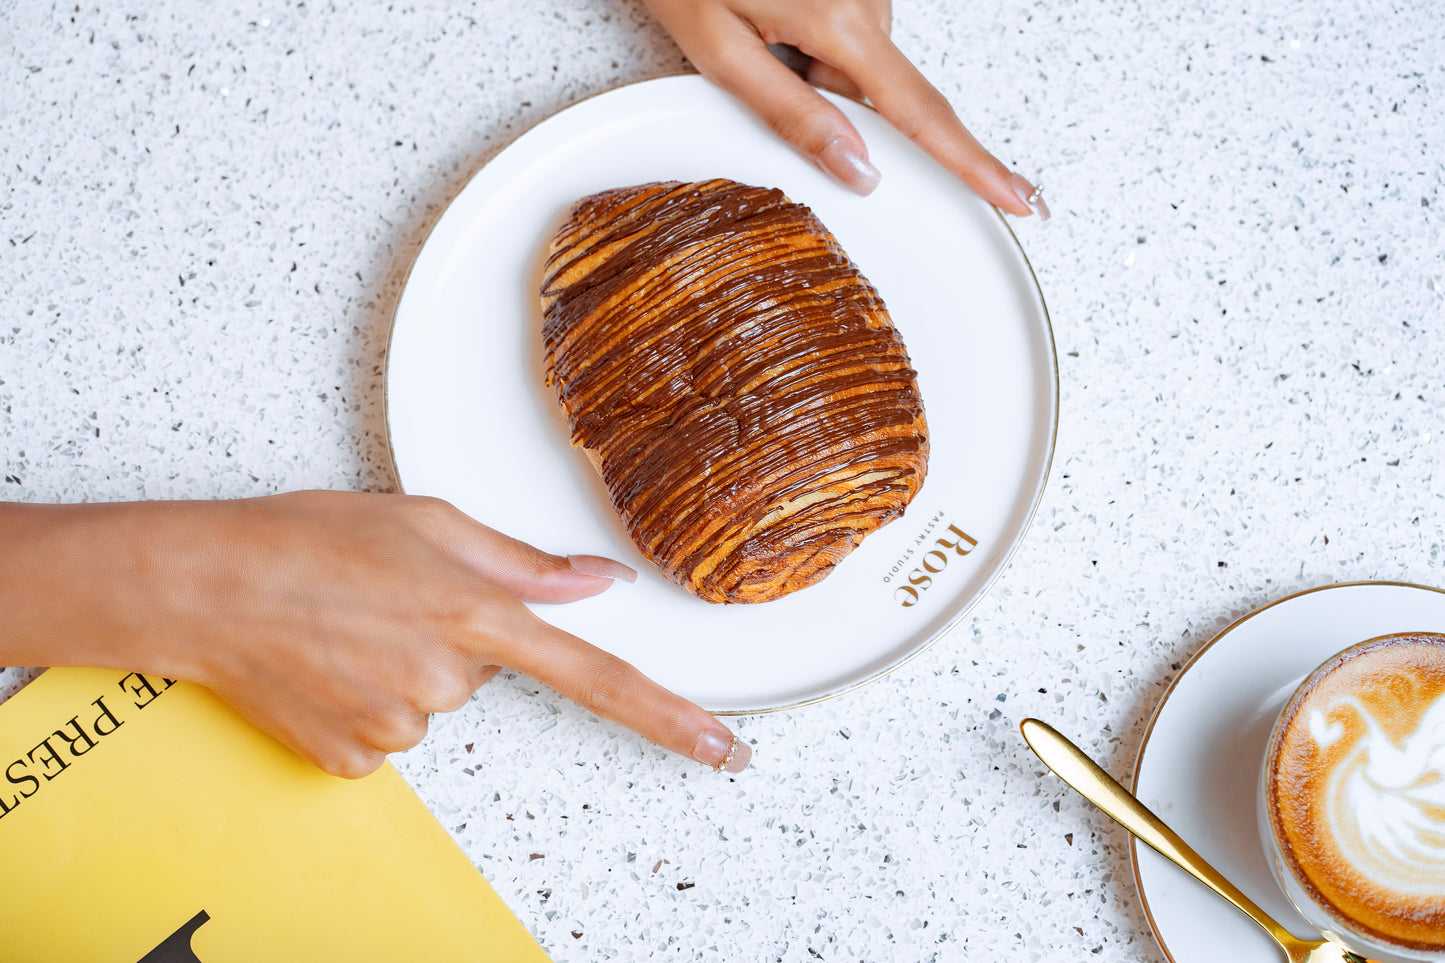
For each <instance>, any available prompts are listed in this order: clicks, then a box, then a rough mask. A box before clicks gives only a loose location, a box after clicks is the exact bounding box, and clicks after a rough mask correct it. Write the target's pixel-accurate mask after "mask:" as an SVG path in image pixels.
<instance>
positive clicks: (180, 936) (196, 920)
mask: <svg viewBox="0 0 1445 963" xmlns="http://www.w3.org/2000/svg"><path fill="white" fill-rule="evenodd" d="M210 918H211V914H209V913H207V912H206V911H205V910H201V911H200V912H199V913H197V914H196V915H195V916H192V917H191V918H190V921H189V922H187V923H186V925H185V926H182V927H181V928H180V929H178V930H176V931H175V932H174V933H172V934H171V935H170V936H167V937H166V939H165V942H164V943H162V944H161V945H159V946H157V947H156V948H155V949H153V950H151V951H150V952H149V953H147V954H146V955H145V956H142V957H141V958H140V963H201V958H200V957H199V956H197V955H196V954H195V951H194V950H192V949H191V936H192V935H194V934H195V932H196V930H198V929H200V928H201V924H202V923H204V922H206V920H208V919H210Z"/></svg>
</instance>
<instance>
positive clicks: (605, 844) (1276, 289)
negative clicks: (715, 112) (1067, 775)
mask: <svg viewBox="0 0 1445 963" xmlns="http://www.w3.org/2000/svg"><path fill="white" fill-rule="evenodd" d="M894 6H895V21H896V28H895V32H896V36H897V39H898V42H899V43H900V45H901V46H902V47H903V48H904V49H905V50H906V51H907V52H908V53H910V54H911V55H913V56H914V57H915V58H916V60H917V62H918V63H919V65H920V66H921V68H922V69H923V70H924V72H925V73H926V74H927V75H928V76H929V77H931V78H932V79H933V80H934V81H935V82H936V83H937V84H938V85H939V86H940V87H941V88H942V89H943V90H944V91H945V92H946V93H947V94H949V95H950V97H952V98H953V100H954V102H955V103H956V104H957V105H958V106H959V107H960V109H961V111H962V113H963V114H964V116H965V117H966V119H967V120H968V121H969V122H970V123H971V125H972V126H973V128H974V129H975V131H976V132H977V133H979V135H980V136H981V138H982V139H983V140H984V141H985V142H986V143H988V144H989V145H990V146H991V147H992V148H993V149H994V150H995V152H996V153H997V154H998V155H999V156H1000V157H1001V158H1002V159H1003V160H1004V161H1005V162H1006V163H1009V164H1011V165H1014V166H1016V167H1018V168H1019V169H1020V170H1022V171H1023V172H1024V173H1026V174H1030V175H1032V174H1037V176H1038V177H1039V179H1041V180H1042V182H1043V183H1045V184H1046V185H1047V188H1048V195H1049V197H1050V199H1051V203H1052V205H1053V209H1054V211H1055V214H1056V217H1055V219H1054V221H1053V222H1052V223H1049V224H1046V225H1041V224H1037V223H1028V222H1025V223H1021V224H1019V225H1017V230H1018V232H1019V235H1020V238H1021V241H1022V243H1023V245H1024V247H1025V249H1026V250H1027V252H1028V254H1029V256H1030V259H1031V260H1032V262H1033V265H1034V267H1035V269H1036V271H1037V273H1038V275H1039V278H1040V282H1041V285H1042V287H1043V291H1044V294H1045V297H1046V298H1047V300H1048V303H1049V307H1050V310H1051V313H1052V316H1053V321H1054V328H1055V336H1056V339H1057V344H1058V349H1059V360H1060V372H1059V373H1060V386H1061V397H1062V410H1061V414H1060V425H1059V441H1058V448H1057V453H1056V458H1055V462H1054V469H1053V475H1052V477H1051V481H1050V485H1049V488H1048V491H1047V492H1046V494H1045V496H1044V500H1043V504H1042V506H1041V508H1040V511H1039V514H1038V517H1037V518H1036V520H1035V523H1034V526H1033V529H1032V531H1031V533H1030V536H1029V538H1028V539H1027V540H1026V542H1025V544H1024V546H1023V548H1022V550H1021V551H1020V552H1019V554H1018V556H1017V557H1016V558H1015V560H1014V562H1013V564H1012V566H1011V567H1010V568H1009V569H1008V571H1006V572H1005V574H1004V576H1003V578H1002V579H1001V580H1000V581H999V583H998V584H997V585H996V586H995V588H994V590H993V591H992V592H991V593H990V595H989V596H988V597H987V598H986V599H985V600H984V601H983V602H982V603H981V604H980V605H979V606H978V608H977V609H976V610H975V611H974V612H973V613H972V614H971V616H970V617H969V618H967V619H966V620H965V621H964V622H963V624H962V625H961V626H960V627H959V628H958V629H957V630H956V631H955V632H954V633H953V635H952V636H950V637H949V638H946V639H945V640H943V641H941V642H940V643H938V644H937V645H935V646H934V647H933V648H932V649H930V650H929V651H928V652H926V653H925V654H924V655H923V656H922V657H920V658H918V659H916V660H915V661H913V662H912V663H910V664H908V665H907V666H905V667H904V668H903V669H902V670H900V671H899V672H897V673H896V674H894V675H893V676H891V677H889V678H887V679H885V680H883V681H881V682H878V683H875V684H873V685H871V686H868V687H866V688H864V689H863V690H861V691H859V692H857V693H854V694H852V695H849V696H846V697H844V698H840V699H837V700H834V701H831V702H827V703H824V704H822V705H818V706H814V707H810V708H807V709H804V710H799V711H795V712H790V713H786V714H779V715H770V716H759V717H751V718H744V719H741V720H739V721H738V727H739V729H740V730H741V732H742V733H743V734H744V735H745V736H746V737H747V738H748V739H749V740H750V741H751V742H753V743H754V747H755V752H756V755H755V762H754V765H753V767H752V769H750V770H749V771H748V772H746V773H744V774H742V775H741V776H739V777H737V778H735V779H728V778H717V777H713V776H712V775H711V774H709V773H706V772H700V771H698V769H697V767H696V766H694V765H692V764H690V763H688V762H686V761H685V760H680V759H677V758H674V757H672V756H671V755H668V754H667V753H665V752H663V751H662V750H659V749H655V748H653V747H652V746H650V745H647V744H643V743H642V742H640V740H639V739H637V738H635V737H633V736H632V735H631V734H630V733H629V732H626V731H624V730H622V729H620V728H618V727H616V726H613V725H611V724H607V723H602V722H599V721H597V720H595V719H594V718H591V717H590V716H588V715H587V714H586V713H585V712H583V711H582V710H580V709H578V708H576V707H575V706H573V705H571V704H568V703H564V702H562V701H560V700H559V699H558V698H557V697H555V696H554V695H553V694H552V693H550V692H548V691H540V692H539V690H538V687H537V686H535V685H533V684H532V683H531V682H530V681H529V680H527V679H525V678H522V677H517V676H510V677H508V676H504V677H502V678H500V679H498V680H497V681H496V682H494V683H492V684H490V685H488V686H486V687H485V688H484V689H483V690H482V691H481V692H480V693H479V694H478V695H477V696H476V697H475V698H474V699H473V700H472V702H471V704H470V705H469V706H467V707H466V708H465V709H463V710H462V711H460V712H457V713H455V714H453V715H451V716H448V717H445V718H439V719H438V720H437V723H436V725H435V727H434V729H433V732H432V734H431V735H430V736H429V737H428V739H427V740H426V741H425V742H424V743H423V744H422V745H421V746H419V747H418V748H416V749H415V750H413V751H411V752H408V753H406V754H404V755H401V756H399V757H397V758H396V762H397V764H398V766H399V768H400V769H401V770H402V772H403V773H404V774H405V775H406V777H407V779H408V780H409V781H410V782H411V783H412V785H413V786H415V787H416V789H417V791H418V792H419V793H420V794H421V796H422V797H423V798H424V799H425V800H426V802H427V803H428V805H429V806H430V807H431V809H432V810H433V812H435V813H436V814H437V816H438V817H439V818H440V819H441V820H442V822H443V823H444V824H445V825H446V826H447V827H448V828H449V829H450V830H452V831H453V833H454V835H455V837H456V838H457V840H458V841H459V842H460V844H461V845H462V846H463V847H464V848H465V849H466V851H467V853H468V854H469V855H470V856H471V858H472V859H473V861H474V862H475V863H476V864H477V865H478V866H479V867H480V868H481V869H482V870H483V871H484V872H485V874H486V875H487V877H488V879H490V880H491V882H492V884H493V885H494V886H495V887H496V888H497V890H498V891H499V892H500V893H501V894H502V896H503V897H504V898H505V899H506V900H507V902H508V903H509V904H510V905H511V906H512V907H513V909H514V910H515V911H516V912H517V914H518V915H519V916H520V917H521V918H522V920H523V921H524V922H525V923H526V925H527V926H528V927H529V928H530V929H531V931H532V932H533V933H534V934H535V935H536V936H537V937H538V939H539V940H540V942H541V943H542V945H543V946H544V947H545V948H546V949H547V950H548V951H549V952H550V953H551V954H552V955H553V956H554V957H555V958H557V959H558V960H559V961H560V960H605V959H621V960H637V959H648V958H666V959H684V960H691V959H699V960H701V959H749V960H782V961H788V963H791V961H803V960H812V959H817V958H822V959H829V960H851V959H859V960H934V959H937V960H954V959H964V958H972V959H980V960H982V959H1029V960H1054V959H1098V960H1101V961H1105V960H1107V961H1125V960H1128V961H1134V960H1160V959H1162V958H1163V957H1162V954H1161V953H1160V951H1159V949H1158V947H1157V945H1156V944H1155V942H1154V939H1153V937H1152V935H1151V933H1150V931H1149V929H1148V925H1147V922H1146V920H1145V918H1144V916H1143V913H1142V912H1141V910H1140V909H1139V906H1138V902H1137V898H1136V894H1135V891H1134V884H1133V881H1132V879H1131V877H1130V869H1129V860H1128V847H1127V839H1126V837H1125V835H1124V834H1123V832H1122V831H1121V830H1118V829H1116V828H1114V827H1113V825H1112V824H1110V823H1108V822H1107V820H1106V819H1105V818H1104V817H1102V816H1101V815H1099V814H1097V813H1095V812H1094V811H1093V810H1092V809H1091V808H1090V807H1089V806H1088V804H1086V803H1084V802H1083V801H1082V800H1080V799H1078V798H1077V797H1075V796H1074V795H1073V794H1072V793H1071V792H1070V791H1069V790H1067V789H1066V788H1064V787H1063V786H1062V784H1061V783H1059V782H1058V781H1057V780H1055V779H1053V778H1052V777H1051V776H1046V775H1045V774H1044V773H1043V770H1042V767H1041V766H1040V765H1039V764H1038V763H1036V762H1035V761H1034V760H1033V757H1032V756H1031V755H1030V754H1029V753H1028V751H1027V749H1026V748H1025V747H1024V746H1023V744H1022V742H1021V741H1020V739H1019V738H1018V736H1017V729H1016V723H1017V721H1018V720H1019V719H1020V718H1022V717H1023V716H1026V715H1039V716H1042V717H1044V718H1045V719H1048V720H1050V721H1052V722H1054V723H1055V724H1056V725H1058V726H1059V727H1060V728H1061V729H1063V730H1065V731H1066V732H1070V733H1072V734H1075V735H1078V736H1079V737H1081V740H1082V742H1083V744H1084V746H1085V748H1086V749H1088V750H1089V751H1090V752H1091V753H1092V754H1093V755H1094V756H1095V757H1096V758H1099V759H1100V760H1102V761H1103V762H1105V763H1106V764H1107V765H1108V766H1109V767H1110V768H1111V769H1112V770H1113V771H1114V772H1116V773H1118V774H1119V775H1121V776H1127V775H1128V772H1129V769H1130V766H1131V765H1132V763H1133V759H1134V755H1135V752H1136V751H1137V748H1138V744H1139V740H1140V738H1141V735H1142V732H1143V728H1144V725H1145V723H1146V722H1147V720H1148V718H1149V714H1150V712H1151V711H1152V710H1153V707H1154V705H1155V703H1156V702H1157V700H1158V698H1159V696H1160V694H1161V692H1162V691H1163V689H1164V687H1165V686H1166V685H1167V683H1168V681H1169V680H1170V678H1171V677H1172V676H1173V675H1174V673H1175V672H1177V670H1178V668H1179V666H1180V665H1181V664H1182V662H1183V661H1184V660H1185V659H1187V658H1188V657H1189V656H1190V655H1191V654H1192V653H1193V652H1195V651H1196V650H1197V649H1198V648H1199V647H1200V646H1201V645H1203V644H1204V643H1205V642H1207V641H1208V639H1209V638H1210V637H1211V636H1212V635H1213V634H1214V633H1215V632H1216V631H1218V630H1219V629H1220V628H1222V627H1223V626H1225V625H1227V624H1228V623H1229V622H1230V621H1232V620H1233V619H1234V618H1236V617H1237V616H1239V615H1241V614H1243V613H1244V612H1246V611H1248V610H1249V609H1251V608H1253V607H1255V606H1257V605H1259V604H1261V603H1264V602H1267V601H1269V600H1271V599H1274V598H1277V597H1279V596H1281V595H1284V594H1288V593H1290V592H1293V591H1296V590H1299V589H1303V588H1308V587H1312V586H1315V585H1319V584H1323V583H1328V582H1333V581H1342V580H1354V579H1398V580H1404V581H1410V582H1417V583H1423V584H1430V585H1441V584H1445V473H1442V468H1445V444H1442V439H1445V425H1442V414H1445V326H1442V321H1445V253H1442V252H1445V196H1442V192H1441V190H1440V184H1441V179H1442V175H1445V160H1442V157H1445V102H1442V95H1445V39H1442V38H1445V8H1442V7H1440V6H1439V5H1437V4H1429V3H1416V4H1395V5H1386V6H1385V7H1383V8H1382V7H1381V5H1378V4H1372V5H1366V4H1363V3H1357V2H1352V0H1321V2H1320V3H1316V4H1288V5H1279V4H1262V3H1260V4H1253V5H1241V4H1227V3H1220V2H1217V0H1210V2H1207V3H1205V4H1203V5H1189V6H1190V7H1191V9H1189V10H1188V11H1186V12H1174V11H1175V7H1176V6H1177V5H1172V4H1148V5H1140V4H1137V3H1130V2H1123V0H1086V2H1072V3H1064V2H1058V0H1038V2H1033V3H1029V4H1027V5H1014V4H1004V3H998V2H990V3H982V4H971V5H969V7H968V10H967V13H963V12H960V9H959V5H958V4H955V3H951V2H947V0H897V2H896V3H895V5H894ZM1201 6H1202V9H1200V7H1201ZM1251 7H1252V9H1251ZM684 69H686V63H685V61H684V60H683V58H682V57H681V55H680V54H679V53H678V51H677V50H676V48H675V47H674V46H673V45H672V43H671V41H670V40H669V39H668V38H667V36H666V35H665V34H664V33H663V32H662V31H661V30H660V29H659V28H658V27H656V26H655V25H654V24H653V23H652V22H651V20H650V18H649V16H648V15H647V12H646V11H645V9H643V8H642V7H641V6H640V5H639V4H636V3H633V2H625V0H563V2H557V3H544V2H538V3H531V4H504V3H501V2H479V3H475V4H467V3H464V2H456V0H453V2H448V3H443V2H439V0H419V2H416V3H408V4H389V3H381V2H377V3H366V2H343V0H337V2H334V3H281V2H257V3H251V4H247V5H243V6H238V5H230V4H206V5H196V4H193V3H183V2H180V0H151V2H147V3H144V4H141V3H129V4H124V3H123V4H105V5H95V4H83V5H80V6H79V8H76V6H75V5H74V4H51V3H45V2H38V0H19V2H18V3H15V4H12V5H10V6H9V8H8V9H7V11H6V13H5V14H4V16H3V17H0V90H3V91H4V94H3V98H0V99H3V106H0V305H3V307H0V310H3V319H0V436H3V439H4V443H3V453H0V454H3V460H4V469H3V482H0V486H3V487H0V492H3V495H0V497H4V498H7V499H18V500H37V501H48V500H81V499H92V500H94V499H120V498H135V497H178V496H186V497H212V496H214V497H221V496H239V495H249V494H258V493H263V492H274V491H282V490H287V489H293V488H301V487H354V488H364V489H387V488H389V487H390V486H391V485H392V480H391V477H390V472H389V468H388V465H387V460H386V452H385V446H384V442H383V433H384V426H383V420H382V408H381V392H382V361H383V358H382V355H383V348H384V345H385V341H386V334H387V325H388V322H389V317H390V312H391V308H392V306H393V305H394V303H395V299H396V296H397V293H398V290H399V286H400V283H401V280H402V278H403V277H404V275H405V272H406V269H407V266H408V265H409V263H410V260H411V258H412V257H413V256H414V254H415V252H416V250H417V248H418V245H419V244H420V242H421V239H422V238H423V237H424V236H425V234H426V231H427V230H428V228H429V227H430V225H431V224H432V223H433V222H434V221H435V219H436V218H437V216H438V215H439V213H440V212H441V210H442V209H443V207H444V206H445V204H446V202H447V200H448V199H449V198H450V197H452V196H453V195H454V194H455V193H456V192H457V191H458V190H459V189H460V188H461V186H462V185H463V184H464V183H465V181H466V179H467V177H468V176H469V174H470V173H471V172H473V171H474V170H476V169H477V168H478V167H479V166H480V165H481V164H482V163H484V162H485V161H486V159H487V158H488V157H489V156H490V155H491V154H492V153H494V152H495V151H496V150H497V149H498V148H499V147H501V146H502V145H504V144H505V143H506V142H507V141H508V139H509V138H511V137H513V136H515V135H516V134H517V133H518V132H519V131H521V130H524V129H525V128H526V127H527V126H528V125H530V124H531V123H534V122H536V121H537V120H540V119H541V118H543V117H546V116H548V115H550V114H551V113H553V112H555V111H556V110H558V109H560V108H562V107H564V106H566V105H567V104H569V103H572V102H574V101H576V100H578V99H579V98H582V97H585V96H587V95H589V94H591V93H594V92H597V91H600V90H603V89H606V88H608V87H610V86H613V85H616V84H618V83H621V82H626V81H632V80H638V79H643V78H648V77H655V76H660V75H664V74H669V73H675V72H679V71H681V70H684ZM884 174H885V176H886V175H887V172H886V171H885V172H884ZM491 521H493V522H495V523H497V524H498V525H499V526H501V527H505V520H504V519H492V520H491ZM27 677H28V673H27V672H25V671H23V670H7V671H4V672H0V694H3V693H7V692H10V691H13V690H14V689H15V688H16V687H17V686H18V685H19V684H20V683H21V682H22V681H23V680H24V679H25V678H27ZM467 746H471V747H472V748H471V749H470V750H469V749H467V748H466V747H467ZM539 760H542V761H543V762H541V764H539Z"/></svg>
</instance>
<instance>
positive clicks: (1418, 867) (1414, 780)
mask: <svg viewBox="0 0 1445 963" xmlns="http://www.w3.org/2000/svg"><path fill="white" fill-rule="evenodd" d="M1263 789H1264V794H1263V797H1262V803H1263V806H1264V808H1263V810H1262V813H1263V814H1264V815H1265V816H1267V820H1268V824H1269V829H1270V832H1271V833H1272V835H1273V837H1274V840H1275V842H1276V844H1277V846H1278V850H1279V856H1280V857H1281V865H1280V866H1279V867H1278V869H1281V870H1285V871H1287V872H1288V875H1289V876H1290V877H1292V881H1293V883H1295V884H1297V885H1296V886H1291V885H1289V883H1288V881H1284V880H1282V882H1285V884H1286V891H1287V892H1291V898H1292V899H1295V893H1294V891H1298V892H1299V893H1300V894H1301V895H1302V897H1303V898H1304V899H1307V900H1308V901H1310V902H1311V903H1313V904H1315V905H1316V906H1317V907H1319V908H1320V909H1321V910H1323V911H1324V912H1325V913H1326V914H1327V915H1328V917H1329V918H1330V919H1332V920H1334V921H1337V922H1338V924H1339V926H1340V927H1341V928H1342V929H1344V930H1346V931H1349V932H1354V933H1357V934H1362V935H1363V936H1365V937H1367V938H1368V939H1371V940H1376V941H1379V942H1380V943H1383V944H1385V945H1386V946H1392V947H1404V948H1409V949H1411V950H1421V951H1425V952H1427V953H1429V954H1432V955H1431V956H1430V957H1429V958H1431V959H1434V958H1436V957H1434V956H1433V954H1434V953H1435V952H1437V951H1445V635H1435V634H1414V635H1401V636H1387V637H1385V638H1382V639H1375V640H1372V641H1370V642H1367V643H1363V644H1361V645H1358V646H1355V647H1353V648H1351V649H1347V650H1345V651H1344V652H1342V653H1340V654H1339V655H1338V656H1336V657H1335V658H1333V659H1331V660H1330V661H1329V662H1327V663H1325V664H1324V665H1323V666H1321V667H1320V668H1319V669H1318V670H1316V672H1315V673H1314V675H1312V676H1311V677H1310V678H1309V679H1308V680H1306V681H1305V683H1304V684H1303V685H1302V686H1301V687H1300V688H1299V690H1298V691H1297V692H1296V693H1295V695H1294V697H1293V698H1292V699H1291V701H1290V703H1289V705H1288V706H1286V708H1285V710H1284V712H1283V713H1282V714H1281V716H1280V719H1279V722H1278V723H1277V725H1276V727H1275V731H1274V734H1273V736H1272V738H1271V741H1270V750H1269V756H1268V760H1267V763H1266V769H1265V780H1264V783H1263ZM1296 902H1298V900H1296ZM1302 910H1303V907H1302ZM1309 915H1310V914H1309V913H1306V916H1309ZM1405 958H1410V959H1415V958H1417V957H1414V956H1409V957H1405Z"/></svg>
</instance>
